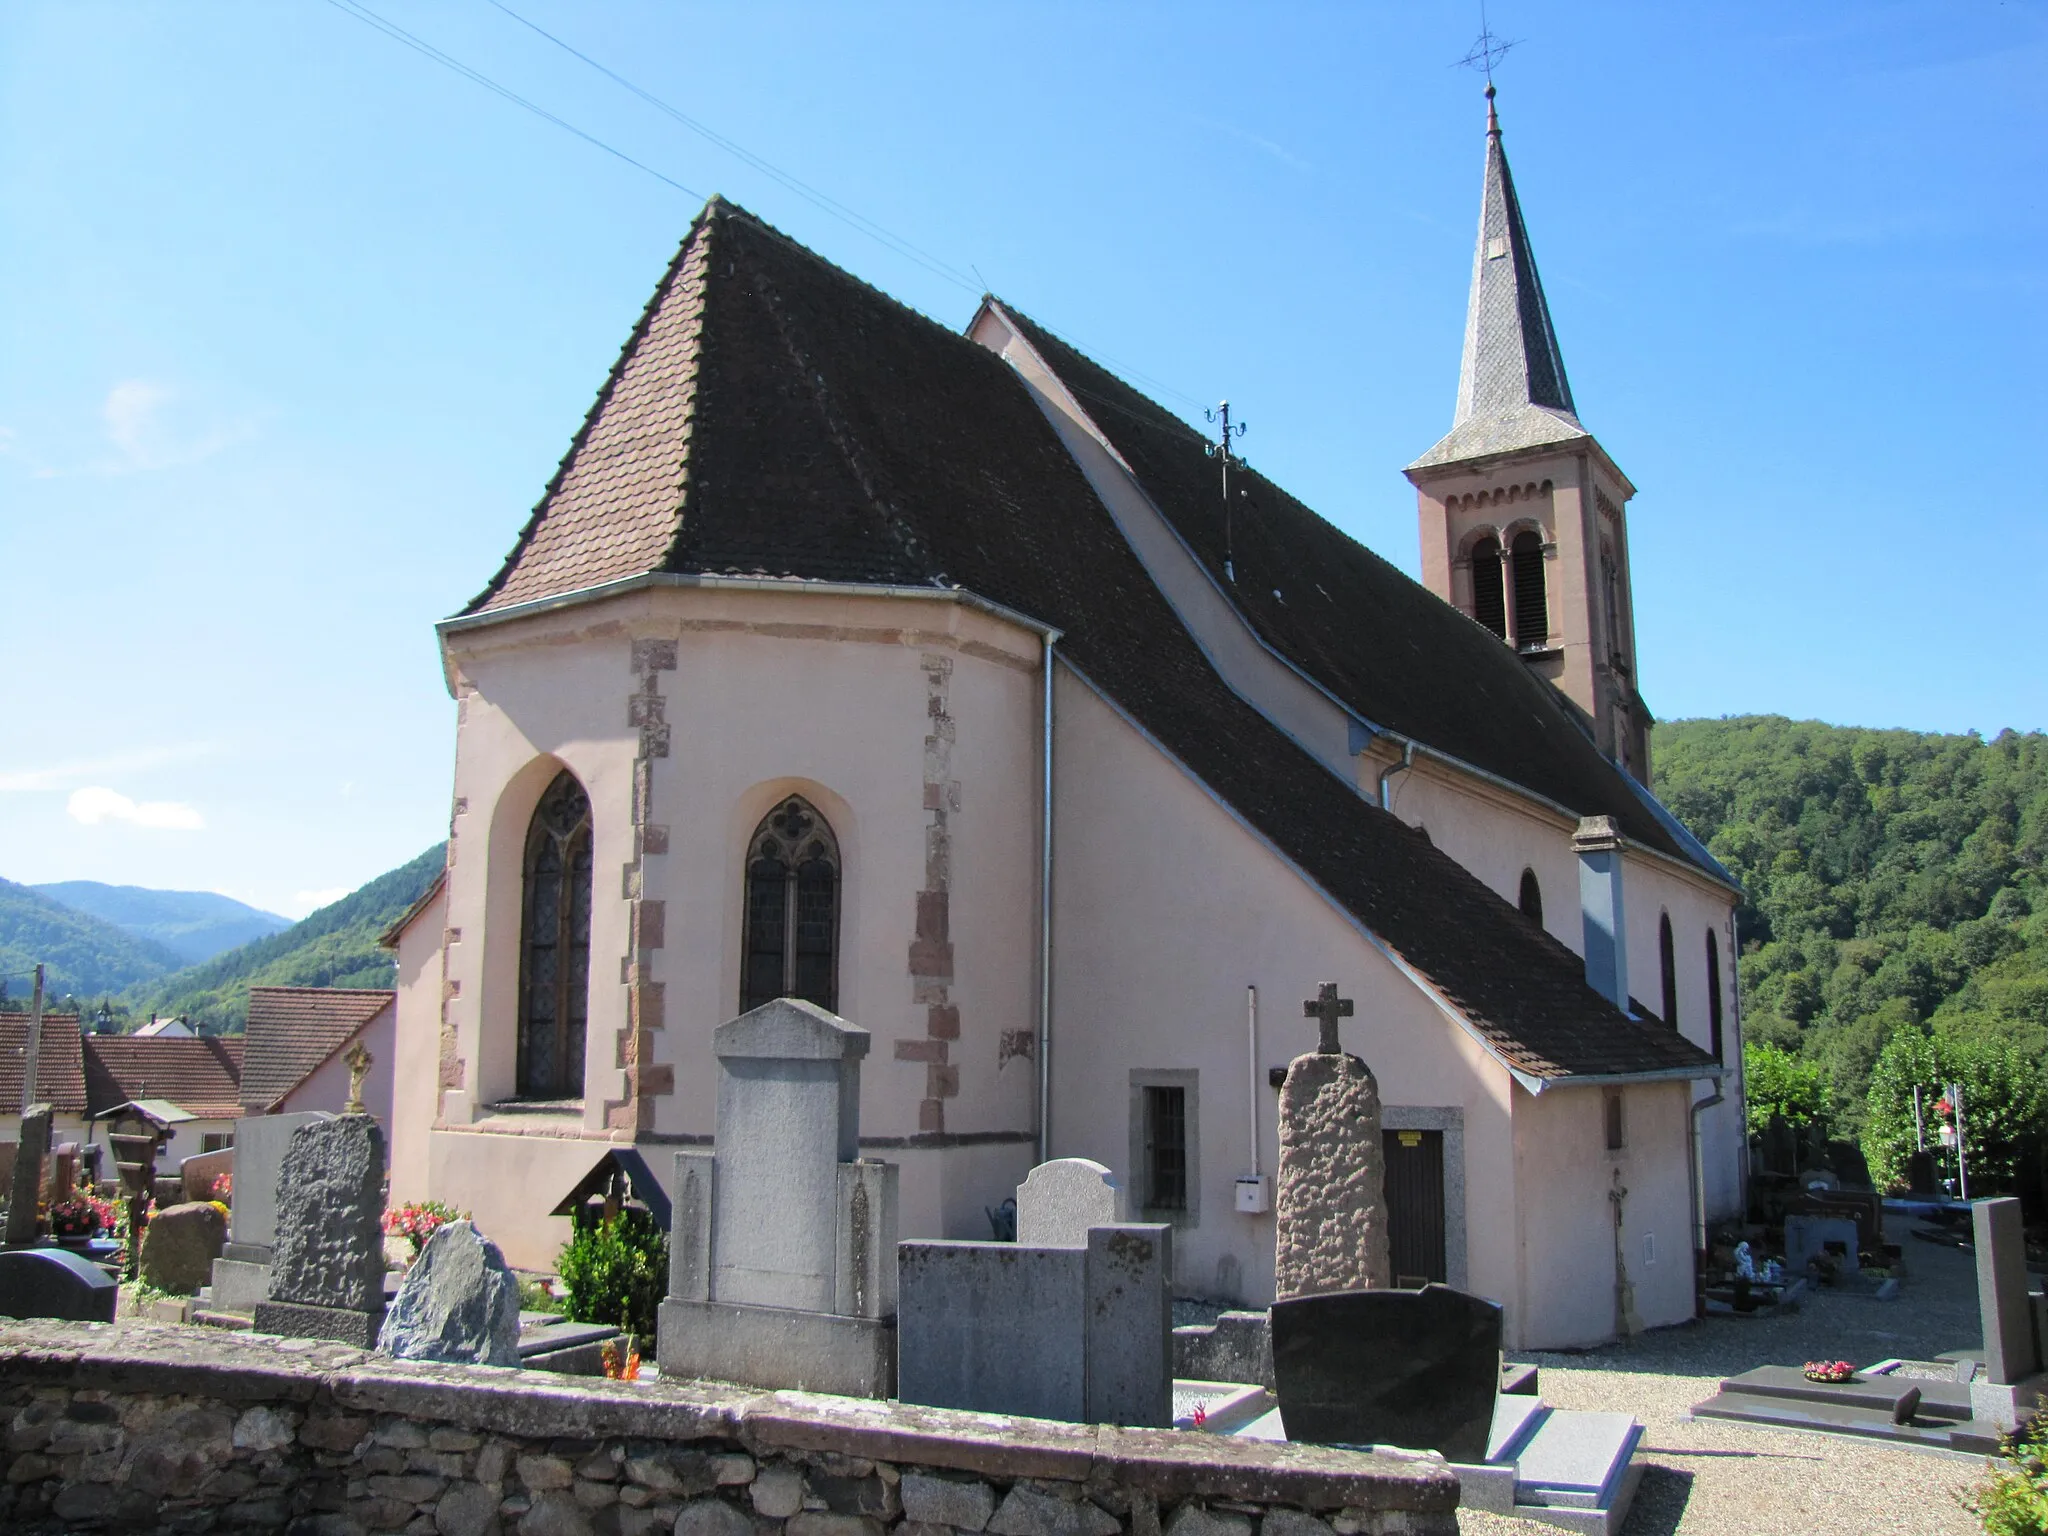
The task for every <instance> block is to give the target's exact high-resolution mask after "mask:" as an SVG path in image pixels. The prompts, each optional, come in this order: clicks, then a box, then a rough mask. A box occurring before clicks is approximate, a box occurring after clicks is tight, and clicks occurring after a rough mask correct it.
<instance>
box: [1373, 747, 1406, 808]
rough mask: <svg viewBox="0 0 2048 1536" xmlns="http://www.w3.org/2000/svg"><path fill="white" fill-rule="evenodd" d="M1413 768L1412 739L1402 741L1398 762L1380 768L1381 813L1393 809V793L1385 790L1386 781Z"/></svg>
mask: <svg viewBox="0 0 2048 1536" xmlns="http://www.w3.org/2000/svg"><path fill="white" fill-rule="evenodd" d="M1414 766H1415V742H1414V741H1413V739H1410V740H1408V741H1404V742H1403V743H1402V744H1401V759H1400V761H1399V762H1394V763H1389V764H1387V766H1386V767H1384V768H1382V769H1381V770H1380V809H1381V810H1383V811H1391V810H1393V808H1394V795H1393V791H1392V790H1390V789H1388V788H1387V781H1388V780H1389V779H1391V778H1392V777H1393V776H1394V775H1395V774H1397V773H1406V772H1407V771H1408V770H1409V769H1410V768H1413V767H1414Z"/></svg>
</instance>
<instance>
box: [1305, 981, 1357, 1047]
mask: <svg viewBox="0 0 2048 1536" xmlns="http://www.w3.org/2000/svg"><path fill="white" fill-rule="evenodd" d="M1301 1012H1302V1017H1304V1018H1309V1019H1315V1020H1316V1021H1317V1022H1318V1023H1320V1024H1321V1026H1322V1033H1321V1036H1320V1038H1319V1039H1318V1040H1317V1041H1316V1053H1317V1054H1318V1055H1321V1056H1340V1055H1342V1054H1343V1051H1344V1048H1343V1047H1342V1046H1341V1045H1339V1044H1338V1043H1337V1021H1338V1020H1339V1019H1348V1018H1350V1017H1351V1012H1352V1008H1351V999H1350V998H1348V997H1339V996H1338V995H1337V983H1335V982H1334V981H1326V982H1324V983H1323V984H1322V986H1321V987H1319V988H1318V989H1317V990H1316V995H1315V996H1314V997H1311V998H1307V999H1305V1000H1304V1001H1303V1002H1302V1005H1301Z"/></svg>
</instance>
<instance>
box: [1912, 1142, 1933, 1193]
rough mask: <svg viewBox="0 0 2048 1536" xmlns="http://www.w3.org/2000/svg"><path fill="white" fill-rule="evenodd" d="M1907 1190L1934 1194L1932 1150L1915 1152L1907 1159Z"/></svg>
mask: <svg viewBox="0 0 2048 1536" xmlns="http://www.w3.org/2000/svg"><path fill="white" fill-rule="evenodd" d="M1906 1190H1907V1193H1909V1194H1914V1195H1932V1194H1933V1193H1934V1192H1935V1183H1934V1154H1933V1153H1932V1152H1915V1153H1913V1154H1912V1155H1911V1156H1910V1157H1908V1158H1907V1159H1906Z"/></svg>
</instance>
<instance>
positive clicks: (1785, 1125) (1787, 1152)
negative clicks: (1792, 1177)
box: [1757, 1114, 1799, 1174]
mask: <svg viewBox="0 0 2048 1536" xmlns="http://www.w3.org/2000/svg"><path fill="white" fill-rule="evenodd" d="M1757 1151H1758V1153H1759V1154H1760V1156H1759V1159H1758V1160H1759V1161H1760V1162H1761V1163H1762V1164H1763V1168H1762V1171H1763V1172H1765V1173H1782V1174H1789V1173H1791V1172H1793V1171H1794V1170H1795V1169H1796V1168H1797V1167H1798V1160H1799V1137H1798V1135H1797V1133H1796V1132H1794V1131H1793V1129H1792V1127H1791V1125H1790V1123H1789V1122H1787V1120H1786V1119H1785V1117H1784V1116H1783V1115H1777V1114H1774V1115H1772V1116H1771V1118H1770V1119H1769V1120H1768V1121H1766V1122H1765V1124H1764V1128H1763V1130H1762V1131H1760V1132H1759V1133H1758V1135H1757Z"/></svg>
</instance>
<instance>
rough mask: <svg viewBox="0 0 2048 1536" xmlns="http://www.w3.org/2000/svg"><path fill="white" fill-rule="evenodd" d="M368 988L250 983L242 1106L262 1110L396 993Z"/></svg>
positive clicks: (270, 1106) (251, 1111) (254, 1112)
mask: <svg viewBox="0 0 2048 1536" xmlns="http://www.w3.org/2000/svg"><path fill="white" fill-rule="evenodd" d="M397 996H398V994H397V993H396V992H392V991H389V990H387V989H374V988H367V987H251V988H250V989H249V1024H248V1029H247V1032H246V1033H245V1034H244V1035H243V1040H244V1041H245V1042H246V1043H245V1044H244V1046H243V1048H242V1108H243V1111H244V1112H245V1113H248V1114H252V1115H261V1114H265V1113H267V1112H268V1111H270V1110H271V1109H273V1108H275V1107H276V1105H277V1103H278V1101H279V1100H281V1099H282V1098H284V1096H285V1095H286V1094H288V1093H290V1092H291V1091H292V1090H293V1089H294V1088H296V1087H298V1086H299V1084H300V1083H302V1082H304V1081H305V1080H306V1078H307V1076H308V1075H309V1074H311V1073H312V1071H313V1070H314V1069H315V1068H316V1067H318V1066H319V1065H320V1064H321V1063H322V1062H324V1061H326V1060H327V1058H328V1057H330V1056H332V1055H333V1054H334V1053H335V1052H336V1051H338V1050H340V1049H341V1048H342V1047H343V1046H345V1045H347V1044H348V1043H349V1041H350V1040H351V1039H353V1038H354V1037H355V1035H356V1033H357V1032H358V1031H359V1030H361V1029H362V1027H363V1026H364V1025H365V1024H368V1023H369V1022H370V1021H371V1020H372V1019H374V1018H376V1017H377V1015H378V1014H380V1013H382V1012H383V1011H384V1010H385V1009H386V1008H389V1007H390V1006H392V1003H393V1001H394V1000H395V999H396V998H397Z"/></svg>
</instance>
